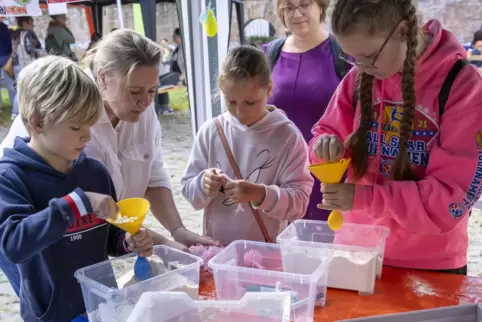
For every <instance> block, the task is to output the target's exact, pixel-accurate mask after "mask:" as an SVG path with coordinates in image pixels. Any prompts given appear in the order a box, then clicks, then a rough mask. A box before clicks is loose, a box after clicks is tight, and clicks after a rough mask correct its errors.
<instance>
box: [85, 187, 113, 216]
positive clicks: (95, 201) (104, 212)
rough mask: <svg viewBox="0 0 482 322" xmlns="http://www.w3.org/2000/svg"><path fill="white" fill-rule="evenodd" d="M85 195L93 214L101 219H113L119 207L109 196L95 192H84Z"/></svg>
mask: <svg viewBox="0 0 482 322" xmlns="http://www.w3.org/2000/svg"><path fill="white" fill-rule="evenodd" d="M85 195H86V196H87V198H88V199H89V201H90V204H91V206H92V209H93V210H94V214H95V215H96V216H97V217H99V218H102V219H115V218H116V217H117V213H118V212H119V207H117V204H116V203H115V201H114V199H112V197H111V196H108V195H103V194H100V193H96V192H86V193H85Z"/></svg>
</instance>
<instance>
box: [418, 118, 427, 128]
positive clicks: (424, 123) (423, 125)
mask: <svg viewBox="0 0 482 322" xmlns="http://www.w3.org/2000/svg"><path fill="white" fill-rule="evenodd" d="M417 127H418V128H419V129H426V128H427V121H426V120H419V121H418V126H417Z"/></svg>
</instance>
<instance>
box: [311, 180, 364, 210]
mask: <svg viewBox="0 0 482 322" xmlns="http://www.w3.org/2000/svg"><path fill="white" fill-rule="evenodd" d="M321 193H323V201H322V204H319V205H318V208H319V209H326V210H341V211H348V210H352V209H353V200H354V199H355V185H354V184H353V183H335V184H322V185H321Z"/></svg>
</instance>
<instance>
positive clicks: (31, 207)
mask: <svg viewBox="0 0 482 322" xmlns="http://www.w3.org/2000/svg"><path fill="white" fill-rule="evenodd" d="M27 143H28V139H20V138H17V139H16V140H15V145H14V148H13V149H5V151H4V152H5V153H4V157H3V158H2V159H1V160H0V236H1V242H0V251H1V254H0V268H1V269H2V270H3V271H4V272H5V274H6V275H7V277H8V279H9V281H10V283H11V284H12V286H13V287H14V289H15V291H16V292H17V294H19V297H20V311H21V315H22V318H23V320H24V321H26V322H31V321H32V322H33V321H51V322H59V321H62V322H64V321H71V320H72V319H74V318H75V317H76V316H78V315H80V314H83V313H85V307H84V300H83V297H82V293H81V289H80V286H79V284H78V283H77V281H76V280H75V278H74V272H75V271H76V270H77V269H79V268H82V267H85V266H89V265H92V264H95V263H98V262H101V261H104V260H106V259H107V258H108V257H107V255H108V254H109V255H112V256H118V255H123V254H125V253H127V252H126V250H125V248H124V245H123V241H124V237H125V234H124V232H123V231H121V230H119V229H118V228H116V227H114V226H112V225H109V224H107V223H106V222H105V221H104V220H101V219H99V218H97V217H96V216H94V215H92V214H90V213H89V209H90V210H91V207H90V205H89V203H88V200H87V199H86V197H85V195H84V193H83V191H91V192H97V193H103V194H107V195H111V196H113V197H114V198H115V195H116V194H115V189H114V185H113V183H112V181H111V179H110V176H109V174H108V172H107V170H106V169H105V168H104V166H103V165H102V164H101V163H99V162H98V161H95V160H93V159H90V158H87V157H86V156H85V154H83V153H82V154H81V155H80V156H79V158H78V159H77V160H76V161H75V162H74V164H73V168H72V170H71V171H70V172H69V173H68V174H65V173H62V172H59V171H57V170H55V169H53V168H52V167H51V166H49V165H48V164H47V163H46V162H45V161H44V160H43V159H42V158H41V157H40V156H39V155H38V154H36V153H35V152H34V151H33V150H32V149H31V148H30V147H29V146H28V145H27ZM74 190H75V193H73V191H74ZM67 195H69V196H70V197H66V196H67ZM75 204H77V205H79V207H77V208H75V207H74V206H75ZM90 212H91V211H90ZM112 286H113V287H116V284H115V280H114V281H112Z"/></svg>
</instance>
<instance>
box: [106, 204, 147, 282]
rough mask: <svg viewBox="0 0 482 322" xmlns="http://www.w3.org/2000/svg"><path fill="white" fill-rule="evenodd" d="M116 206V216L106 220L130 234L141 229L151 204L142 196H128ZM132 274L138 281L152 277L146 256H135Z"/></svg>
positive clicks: (134, 233)
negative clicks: (117, 207) (117, 210)
mask: <svg viewBox="0 0 482 322" xmlns="http://www.w3.org/2000/svg"><path fill="white" fill-rule="evenodd" d="M117 206H119V213H118V214H117V218H116V219H107V222H109V223H111V224H112V225H114V226H116V227H119V228H120V229H122V230H124V231H127V232H128V233H130V234H131V235H132V236H134V235H136V234H137V233H138V232H139V230H140V229H141V226H142V223H143V222H144V219H145V218H146V214H147V211H148V210H149V208H150V207H151V204H150V203H149V201H147V200H146V199H144V198H129V199H124V200H121V201H119V202H118V203H117ZM134 274H135V276H136V278H137V279H138V280H140V281H144V280H147V279H149V278H151V277H152V267H151V263H149V261H148V260H147V258H145V257H143V256H140V255H139V256H137V260H136V263H135V264H134Z"/></svg>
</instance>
